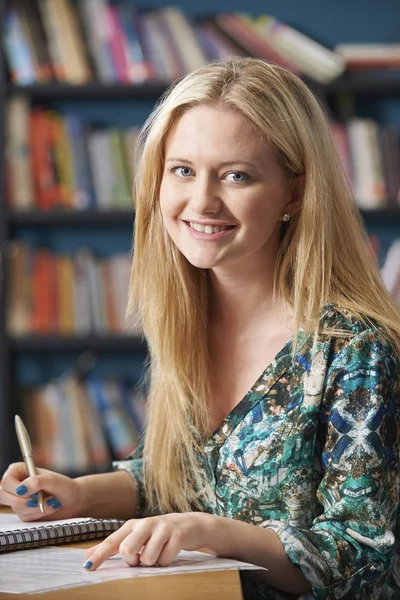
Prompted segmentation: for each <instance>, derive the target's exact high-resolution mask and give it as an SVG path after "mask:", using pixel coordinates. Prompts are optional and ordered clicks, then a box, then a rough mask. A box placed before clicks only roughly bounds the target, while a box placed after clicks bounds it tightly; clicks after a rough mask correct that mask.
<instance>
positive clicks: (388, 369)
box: [114, 304, 400, 600]
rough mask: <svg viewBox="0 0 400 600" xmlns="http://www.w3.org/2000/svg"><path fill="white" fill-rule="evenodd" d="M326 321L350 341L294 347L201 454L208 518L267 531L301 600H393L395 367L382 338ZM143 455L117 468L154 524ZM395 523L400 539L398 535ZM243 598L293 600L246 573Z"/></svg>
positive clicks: (399, 594)
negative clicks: (280, 548)
mask: <svg viewBox="0 0 400 600" xmlns="http://www.w3.org/2000/svg"><path fill="white" fill-rule="evenodd" d="M322 319H323V320H324V322H325V323H327V324H329V325H335V326H340V327H341V329H342V330H343V329H344V330H346V331H348V332H349V333H350V334H351V336H352V337H350V338H341V339H339V338H335V337H331V338H329V339H326V341H319V342H318V343H317V345H316V351H315V353H314V357H313V360H311V358H312V357H311V354H312V352H311V349H312V336H309V337H308V338H306V340H305V341H304V342H303V344H302V346H301V348H300V350H298V351H297V352H296V355H295V357H294V359H293V356H292V354H291V340H289V341H288V342H287V344H286V345H285V346H284V347H283V348H282V350H281V351H280V352H279V353H278V354H277V355H276V357H275V359H274V360H273V362H272V363H271V364H270V365H268V367H267V368H266V370H265V371H264V373H263V374H262V375H261V376H260V378H259V379H258V380H257V382H256V383H255V384H254V386H253V387H252V388H251V390H250V391H249V392H248V393H247V394H246V395H245V397H244V398H243V399H242V400H241V401H240V402H239V404H238V405H237V406H236V407H235V408H234V409H233V410H232V411H231V413H230V414H229V415H228V416H227V417H226V419H225V420H224V421H223V423H222V424H221V425H220V427H218V429H217V430H216V431H215V432H214V433H213V434H212V435H211V437H210V438H209V439H208V440H207V442H206V445H205V448H204V449H205V453H204V457H205V458H204V459H203V463H204V468H205V469H206V472H207V475H208V481H209V482H210V485H211V491H210V493H209V497H208V500H207V503H206V504H207V506H205V507H204V510H205V511H207V512H210V513H213V514H216V515H219V516H224V517H228V518H231V519H240V520H243V521H246V522H248V523H253V524H254V525H257V526H259V527H265V528H270V529H272V530H273V531H275V532H276V533H277V535H278V536H279V537H280V539H281V541H282V544H283V545H284V547H285V551H286V553H287V555H288V557H289V559H290V560H291V562H292V563H294V564H295V565H297V566H298V567H299V568H300V569H301V570H302V572H303V573H304V575H305V577H306V578H307V579H308V581H309V582H310V584H311V586H312V592H310V593H307V594H304V595H303V596H302V597H301V598H302V600H311V599H312V598H318V599H321V600H322V599H323V600H334V599H338V598H351V599H352V600H378V599H379V600H389V599H391V600H394V599H399V598H400V589H399V588H397V587H396V585H395V581H394V578H393V574H392V563H393V556H394V554H395V538H397V539H400V519H397V509H398V446H399V432H400V428H399V424H400V406H399V391H400V364H399V357H398V356H397V355H396V354H395V352H394V350H393V348H392V347H391V345H390V344H389V343H388V342H385V341H382V339H381V337H379V336H378V335H377V329H376V328H373V327H372V328H367V327H366V325H365V324H363V323H361V322H359V321H357V319H356V318H355V317H354V315H352V314H350V313H349V312H348V311H347V310H345V309H342V308H339V307H337V306H335V305H333V304H329V305H327V306H326V307H325V310H324V313H323V316H322ZM142 446H143V444H140V445H139V446H138V448H137V449H136V451H135V452H134V453H133V454H132V455H131V456H130V457H128V458H127V459H126V460H124V461H118V462H116V463H114V468H116V469H126V470H128V471H129V472H130V473H131V474H132V476H133V477H134V479H135V481H136V485H137V491H138V510H137V513H136V515H132V516H136V517H140V516H141V515H143V514H144V513H145V512H146V510H147V509H146V498H145V496H144V492H143V480H142ZM396 522H397V526H398V531H397V535H396ZM242 583H243V588H244V591H245V595H247V593H248V594H249V597H251V598H252V599H256V598H260V599H261V598H268V599H269V600H288V599H289V598H293V596H290V595H289V594H286V593H284V592H281V591H278V590H277V589H275V588H272V587H271V586H268V585H267V584H266V583H265V582H262V581H261V580H260V579H258V578H257V576H256V575H254V573H253V572H247V574H246V575H244V576H243V577H242Z"/></svg>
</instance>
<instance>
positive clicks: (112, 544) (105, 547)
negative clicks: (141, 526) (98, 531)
mask: <svg viewBox="0 0 400 600" xmlns="http://www.w3.org/2000/svg"><path fill="white" fill-rule="evenodd" d="M133 523H134V521H133V520H129V521H127V522H126V523H124V525H122V527H121V528H120V529H118V530H117V531H114V533H112V534H111V535H109V536H108V537H107V538H106V539H105V540H104V541H103V542H101V544H99V545H98V546H97V548H96V549H95V551H94V552H93V554H92V555H91V557H90V560H87V561H86V563H85V564H84V565H83V568H84V569H88V570H89V571H94V570H95V569H97V567H99V566H100V565H101V564H102V563H103V562H104V561H105V560H106V559H107V558H110V556H113V555H114V554H117V552H119V547H120V544H121V543H122V542H123V540H124V539H125V538H126V537H127V536H128V535H129V534H130V533H131V531H132V527H133Z"/></svg>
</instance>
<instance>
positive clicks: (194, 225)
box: [189, 221, 228, 234]
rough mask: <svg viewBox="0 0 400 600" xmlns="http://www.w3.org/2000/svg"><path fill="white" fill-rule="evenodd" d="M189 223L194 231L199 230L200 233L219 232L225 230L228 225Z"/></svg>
mask: <svg viewBox="0 0 400 600" xmlns="http://www.w3.org/2000/svg"><path fill="white" fill-rule="evenodd" d="M189 225H190V227H191V228H192V229H195V230H196V231H200V232H201V233H208V234H211V233H219V232H220V231H225V230H226V229H228V227H223V226H222V227H220V226H219V225H200V223H193V222H192V221H190V222H189Z"/></svg>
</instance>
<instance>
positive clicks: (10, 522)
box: [0, 513, 92, 533]
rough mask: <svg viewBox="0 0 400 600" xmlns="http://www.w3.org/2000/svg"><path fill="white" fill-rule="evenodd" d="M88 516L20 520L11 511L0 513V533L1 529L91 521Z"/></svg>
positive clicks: (12, 529)
mask: <svg viewBox="0 0 400 600" xmlns="http://www.w3.org/2000/svg"><path fill="white" fill-rule="evenodd" d="M91 520H92V519H91V518H88V517H71V518H70V519H58V521H29V522H28V521H21V519H20V518H19V517H18V516H17V515H15V514H13V513H11V514H10V513H0V533H2V532H3V531H16V530H18V529H32V528H33V527H47V526H52V525H67V524H69V523H77V522H78V521H79V522H82V521H91Z"/></svg>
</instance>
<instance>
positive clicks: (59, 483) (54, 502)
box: [0, 462, 80, 521]
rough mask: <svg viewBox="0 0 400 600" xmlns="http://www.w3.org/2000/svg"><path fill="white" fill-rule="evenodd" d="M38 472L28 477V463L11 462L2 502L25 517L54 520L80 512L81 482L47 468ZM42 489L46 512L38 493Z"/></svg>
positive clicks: (1, 489)
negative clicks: (41, 507) (41, 506)
mask: <svg viewBox="0 0 400 600" xmlns="http://www.w3.org/2000/svg"><path fill="white" fill-rule="evenodd" d="M37 472H38V474H37V475H34V476H32V477H27V476H26V467H25V463H23V462H18V463H13V464H11V465H10V466H9V467H8V469H7V471H6V472H5V473H4V476H3V479H2V481H1V486H0V503H2V504H5V505H6V506H10V507H11V508H12V509H13V511H14V512H15V513H16V514H17V515H18V516H19V518H20V519H21V520H22V521H49V520H50V521H51V520H56V519H57V520H58V519H68V518H70V517H73V516H76V515H78V514H79V510H80V498H79V496H80V488H79V485H78V482H77V481H76V480H75V479H71V478H70V477H66V476H65V475H61V474H60V473H54V472H53V471H48V470H47V469H37ZM39 490H41V491H42V492H43V500H44V513H41V512H40V508H39V506H38V503H37V496H35V494H37V492H38V491H39ZM32 496H33V497H32Z"/></svg>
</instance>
